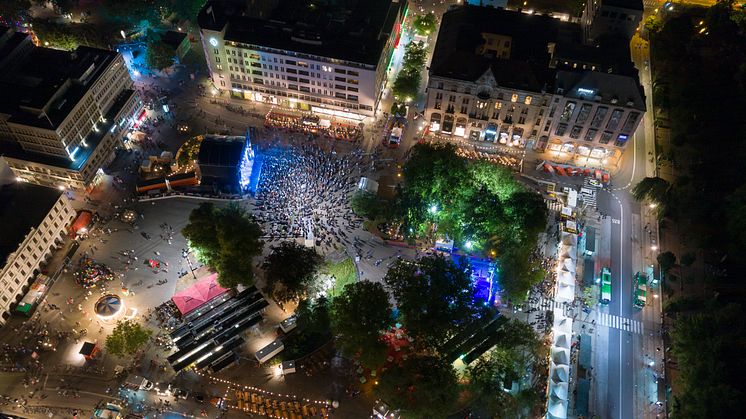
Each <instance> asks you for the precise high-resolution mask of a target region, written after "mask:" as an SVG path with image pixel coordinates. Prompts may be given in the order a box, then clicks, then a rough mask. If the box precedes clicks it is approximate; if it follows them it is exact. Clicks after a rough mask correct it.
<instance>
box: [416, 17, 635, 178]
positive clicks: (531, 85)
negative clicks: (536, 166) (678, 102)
mask: <svg viewBox="0 0 746 419" xmlns="http://www.w3.org/2000/svg"><path fill="white" fill-rule="evenodd" d="M440 33H441V34H443V33H445V35H439V37H438V41H437V42H438V43H437V44H436V47H435V52H434V56H433V59H432V65H431V67H430V78H429V81H428V86H427V99H426V103H425V120H426V121H427V122H428V125H427V128H428V131H429V132H430V133H434V134H436V135H442V136H445V137H460V138H465V139H470V140H474V141H477V140H481V141H489V142H495V143H499V144H503V145H507V146H511V147H517V148H528V149H533V150H536V151H540V152H544V151H551V152H556V153H557V154H558V155H559V154H561V155H562V157H565V158H567V157H573V158H575V160H576V161H579V162H582V163H583V164H588V165H593V166H602V165H607V164H615V163H616V162H617V161H618V158H619V157H621V155H622V153H623V150H624V148H625V147H626V144H627V141H628V140H629V139H630V138H631V137H632V135H633V133H634V131H635V130H636V129H637V126H638V124H639V122H640V121H641V120H642V116H643V114H644V112H645V100H644V96H643V95H642V88H641V87H640V85H639V81H638V79H637V77H636V70H634V68H632V67H631V65H629V66H628V65H626V64H624V63H622V64H620V65H613V64H612V63H610V62H609V61H608V57H610V56H614V55H619V54H611V53H606V52H605V51H596V50H599V48H595V47H589V48H584V47H583V46H582V45H581V47H577V46H575V45H576V42H577V40H578V38H579V37H580V36H581V30H580V28H579V26H578V25H576V24H572V23H566V22H559V21H557V20H556V19H552V18H549V17H546V16H530V15H527V14H523V13H520V12H513V11H506V10H498V9H484V8H482V9H481V10H477V8H475V7H472V6H464V7H461V8H455V9H452V10H450V11H449V12H447V13H446V14H445V15H444V18H443V23H442V26H441V32H440ZM464 40H469V41H468V42H471V43H469V44H468V45H467V44H465V43H464ZM468 42H467V43H468ZM607 44H608V45H612V44H613V43H607ZM565 45H571V46H572V48H567V47H565ZM605 45H606V44H605ZM613 45H616V44H613ZM621 55H624V54H621ZM599 56H601V57H603V58H599ZM573 57H577V59H574V58H573ZM626 57H627V58H626V59H627V61H628V60H629V58H628V57H629V55H627V56H626Z"/></svg>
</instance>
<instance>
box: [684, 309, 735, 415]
mask: <svg viewBox="0 0 746 419" xmlns="http://www.w3.org/2000/svg"><path fill="white" fill-rule="evenodd" d="M744 314H746V313H744V310H743V307H741V306H739V305H736V304H728V305H726V306H722V305H721V304H715V305H714V307H711V308H709V309H707V310H705V311H703V312H698V313H694V314H691V315H687V316H680V318H679V319H678V321H677V322H676V326H675V327H674V330H673V332H672V334H671V340H672V345H671V346H672V353H673V355H674V358H675V361H676V364H677V369H678V376H677V381H678V386H677V395H676V401H675V403H674V405H675V406H676V409H675V411H674V413H673V414H672V417H673V416H675V417H681V418H702V419H704V418H727V417H735V416H734V412H741V411H743V410H744V408H746V403H745V401H746V397H745V396H746V395H744V393H743V384H742V383H743V377H744V374H746V341H745V340H744V338H743V337H744V336H746V324H745V323H744V322H743V317H744Z"/></svg>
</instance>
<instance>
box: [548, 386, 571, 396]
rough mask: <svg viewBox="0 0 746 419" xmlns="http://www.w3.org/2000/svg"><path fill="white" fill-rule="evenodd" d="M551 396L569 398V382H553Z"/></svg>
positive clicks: (550, 390)
mask: <svg viewBox="0 0 746 419" xmlns="http://www.w3.org/2000/svg"><path fill="white" fill-rule="evenodd" d="M549 396H550V397H556V398H557V399H560V400H567V383H557V384H552V388H550V389H549Z"/></svg>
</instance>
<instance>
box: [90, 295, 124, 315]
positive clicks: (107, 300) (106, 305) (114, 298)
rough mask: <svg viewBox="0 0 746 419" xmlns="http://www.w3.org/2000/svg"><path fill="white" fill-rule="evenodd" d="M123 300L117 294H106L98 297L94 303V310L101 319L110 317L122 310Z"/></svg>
mask: <svg viewBox="0 0 746 419" xmlns="http://www.w3.org/2000/svg"><path fill="white" fill-rule="evenodd" d="M123 307H124V302H123V301H122V299H121V298H120V297H119V296H118V295H114V294H107V295H104V296H103V297H101V298H99V299H98V301H96V304H95V305H94V311H95V313H96V315H97V316H99V317H101V318H102V319H110V318H112V317H114V316H116V315H117V314H119V313H121V312H122V308H123Z"/></svg>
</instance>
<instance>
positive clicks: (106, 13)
mask: <svg viewBox="0 0 746 419" xmlns="http://www.w3.org/2000/svg"><path fill="white" fill-rule="evenodd" d="M99 11H100V12H101V13H102V17H103V18H104V19H105V20H107V21H111V22H118V23H124V24H127V25H140V24H142V23H145V24H146V25H148V26H150V27H157V26H159V24H160V23H161V19H163V18H164V17H165V15H166V14H167V13H168V12H169V10H168V8H167V1H166V0H127V1H122V0H102V2H101V8H100V9H99Z"/></svg>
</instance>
